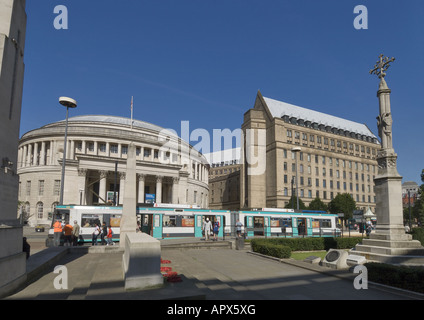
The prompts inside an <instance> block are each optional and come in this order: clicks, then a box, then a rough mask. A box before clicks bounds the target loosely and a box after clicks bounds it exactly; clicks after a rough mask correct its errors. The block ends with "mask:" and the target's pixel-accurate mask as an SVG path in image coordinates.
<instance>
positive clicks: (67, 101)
mask: <svg viewBox="0 0 424 320" xmlns="http://www.w3.org/2000/svg"><path fill="white" fill-rule="evenodd" d="M59 103H60V104H61V105H62V106H65V107H66V122H65V139H64V143H63V144H64V146H63V157H62V178H61V180H60V200H59V204H60V205H63V191H64V187H65V166H66V145H67V139H68V114H69V108H76V107H77V102H76V101H75V100H74V99H71V98H68V97H60V98H59Z"/></svg>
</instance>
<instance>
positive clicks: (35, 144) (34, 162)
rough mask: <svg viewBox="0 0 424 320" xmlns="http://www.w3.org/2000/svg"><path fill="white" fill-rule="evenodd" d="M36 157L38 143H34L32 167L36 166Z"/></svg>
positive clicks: (37, 155)
mask: <svg viewBox="0 0 424 320" xmlns="http://www.w3.org/2000/svg"><path fill="white" fill-rule="evenodd" d="M38 157H39V154H38V143H37V142H36V143H34V161H33V165H34V166H38V163H39V162H38Z"/></svg>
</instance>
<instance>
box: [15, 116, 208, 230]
mask: <svg viewBox="0 0 424 320" xmlns="http://www.w3.org/2000/svg"><path fill="white" fill-rule="evenodd" d="M64 132H65V121H59V122H55V123H51V124H48V125H45V126H43V127H41V128H39V129H36V130H32V131H30V132H27V133H25V134H24V135H23V136H22V138H21V140H20V142H19V153H18V174H19V178H20V182H19V184H20V187H19V200H20V203H21V204H22V205H23V210H24V212H25V213H26V215H29V216H30V219H29V223H30V224H32V225H33V224H46V223H50V220H49V219H50V218H51V213H52V212H53V210H54V207H55V206H56V205H57V204H58V203H59V197H60V182H61V181H60V180H61V164H62V158H63V149H64V148H63V141H64ZM67 141H68V146H67V154H66V171H65V172H66V175H65V184H64V200H63V203H64V204H80V205H97V204H104V203H111V202H113V195H114V194H115V193H114V191H116V195H117V196H116V199H117V201H116V203H117V204H122V200H123V198H124V188H123V187H124V180H125V169H126V157H127V151H128V145H129V143H130V142H134V143H135V144H136V158H137V195H138V196H137V202H138V203H145V202H149V201H154V202H156V203H172V204H193V205H199V206H201V207H208V190H209V188H208V170H209V164H208V162H207V161H206V159H205V157H204V156H203V155H202V154H201V153H199V152H198V151H196V150H195V149H193V148H192V147H191V146H190V145H189V144H188V143H187V142H185V141H183V140H182V139H180V138H179V137H177V136H175V135H174V134H172V133H171V132H170V131H168V130H165V129H163V128H161V127H159V126H157V125H154V124H151V123H147V122H144V121H137V120H134V121H133V123H132V125H131V119H127V118H121V117H114V116H101V115H96V116H77V117H72V118H70V119H69V124H68V139H67ZM115 167H116V168H117V170H115Z"/></svg>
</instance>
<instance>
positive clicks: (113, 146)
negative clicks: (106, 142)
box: [110, 144, 118, 153]
mask: <svg viewBox="0 0 424 320" xmlns="http://www.w3.org/2000/svg"><path fill="white" fill-rule="evenodd" d="M110 153H118V145H117V144H111V145H110Z"/></svg>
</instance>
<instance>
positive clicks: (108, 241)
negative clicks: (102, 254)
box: [106, 226, 114, 246]
mask: <svg viewBox="0 0 424 320" xmlns="http://www.w3.org/2000/svg"><path fill="white" fill-rule="evenodd" d="M112 237H113V231H112V227H111V226H109V231H108V233H107V236H106V239H107V244H106V245H107V246H108V245H111V246H113V245H114V243H113V240H112Z"/></svg>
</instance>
